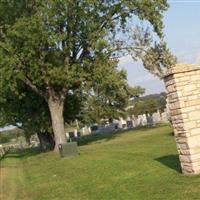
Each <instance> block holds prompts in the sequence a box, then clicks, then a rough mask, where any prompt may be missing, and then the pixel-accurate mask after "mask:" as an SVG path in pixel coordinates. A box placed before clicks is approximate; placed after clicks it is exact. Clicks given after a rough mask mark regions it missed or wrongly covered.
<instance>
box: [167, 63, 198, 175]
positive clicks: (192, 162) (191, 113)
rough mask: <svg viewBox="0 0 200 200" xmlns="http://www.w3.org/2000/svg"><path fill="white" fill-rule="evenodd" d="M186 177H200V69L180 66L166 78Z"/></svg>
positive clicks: (174, 68) (169, 72)
mask: <svg viewBox="0 0 200 200" xmlns="http://www.w3.org/2000/svg"><path fill="white" fill-rule="evenodd" d="M164 81H165V86H166V90H167V98H168V102H169V109H170V114H171V119H172V124H173V127H174V134H175V138H176V143H177V149H178V153H179V159H180V162H181V167H182V172H183V173H184V174H200V66H195V65H187V64H177V65H176V66H175V67H173V68H171V69H169V70H168V72H167V73H166V75H165V77H164Z"/></svg>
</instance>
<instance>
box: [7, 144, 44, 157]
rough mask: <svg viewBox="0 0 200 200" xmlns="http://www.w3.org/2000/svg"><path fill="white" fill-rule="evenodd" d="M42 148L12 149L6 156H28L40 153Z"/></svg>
mask: <svg viewBox="0 0 200 200" xmlns="http://www.w3.org/2000/svg"><path fill="white" fill-rule="evenodd" d="M40 153H41V151H40V148H38V147H31V148H26V149H11V150H10V151H9V152H8V153H7V154H6V155H5V157H4V159H6V158H27V157H31V156H35V155H38V154H40Z"/></svg>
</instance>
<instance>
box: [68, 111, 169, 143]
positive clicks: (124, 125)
mask: <svg viewBox="0 0 200 200" xmlns="http://www.w3.org/2000/svg"><path fill="white" fill-rule="evenodd" d="M159 122H164V123H167V122H169V114H168V112H167V110H165V111H164V112H163V113H161V114H160V112H159V111H158V112H156V113H153V114H152V115H145V114H143V115H139V116H138V117H135V116H132V117H128V118H127V119H126V120H125V119H123V118H120V119H119V120H113V123H110V124H106V125H98V124H94V125H92V126H85V127H83V128H81V129H80V130H79V131H78V130H77V129H74V131H71V132H67V133H66V138H67V139H70V138H71V139H73V138H78V137H80V136H84V135H90V134H99V133H109V132H114V131H116V130H119V129H130V128H136V127H139V126H146V125H148V126H150V127H153V126H155V124H156V123H159Z"/></svg>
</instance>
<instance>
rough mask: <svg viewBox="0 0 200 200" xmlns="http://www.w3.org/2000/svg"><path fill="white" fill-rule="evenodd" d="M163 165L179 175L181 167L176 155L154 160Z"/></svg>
mask: <svg viewBox="0 0 200 200" xmlns="http://www.w3.org/2000/svg"><path fill="white" fill-rule="evenodd" d="M155 160H156V161H158V162H160V163H162V164H163V165H165V166H167V167H169V168H171V169H173V170H175V171H177V172H179V173H181V166H180V161H179V157H178V155H167V156H163V157H159V158H156V159H155Z"/></svg>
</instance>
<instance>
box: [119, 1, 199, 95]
mask: <svg viewBox="0 0 200 200" xmlns="http://www.w3.org/2000/svg"><path fill="white" fill-rule="evenodd" d="M168 2H169V4H170V8H169V9H168V11H167V12H165V14H164V24H165V29H164V33H165V40H166V42H167V44H168V47H169V48H170V49H171V51H172V52H173V53H174V55H176V56H177V58H178V62H180V63H193V64H194V63H195V64H197V63H199V64H200V0H170V1H168ZM119 65H120V67H121V68H124V69H126V70H127V72H128V82H129V83H130V84H131V85H140V86H142V87H144V88H146V94H151V93H159V92H162V91H164V90H165V88H164V84H163V82H162V81H160V80H159V79H158V78H157V77H155V76H153V75H151V74H150V73H149V72H148V71H147V70H145V69H144V67H143V66H142V63H141V62H134V61H133V60H132V59H131V57H130V56H125V57H123V58H121V59H120V63H119Z"/></svg>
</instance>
